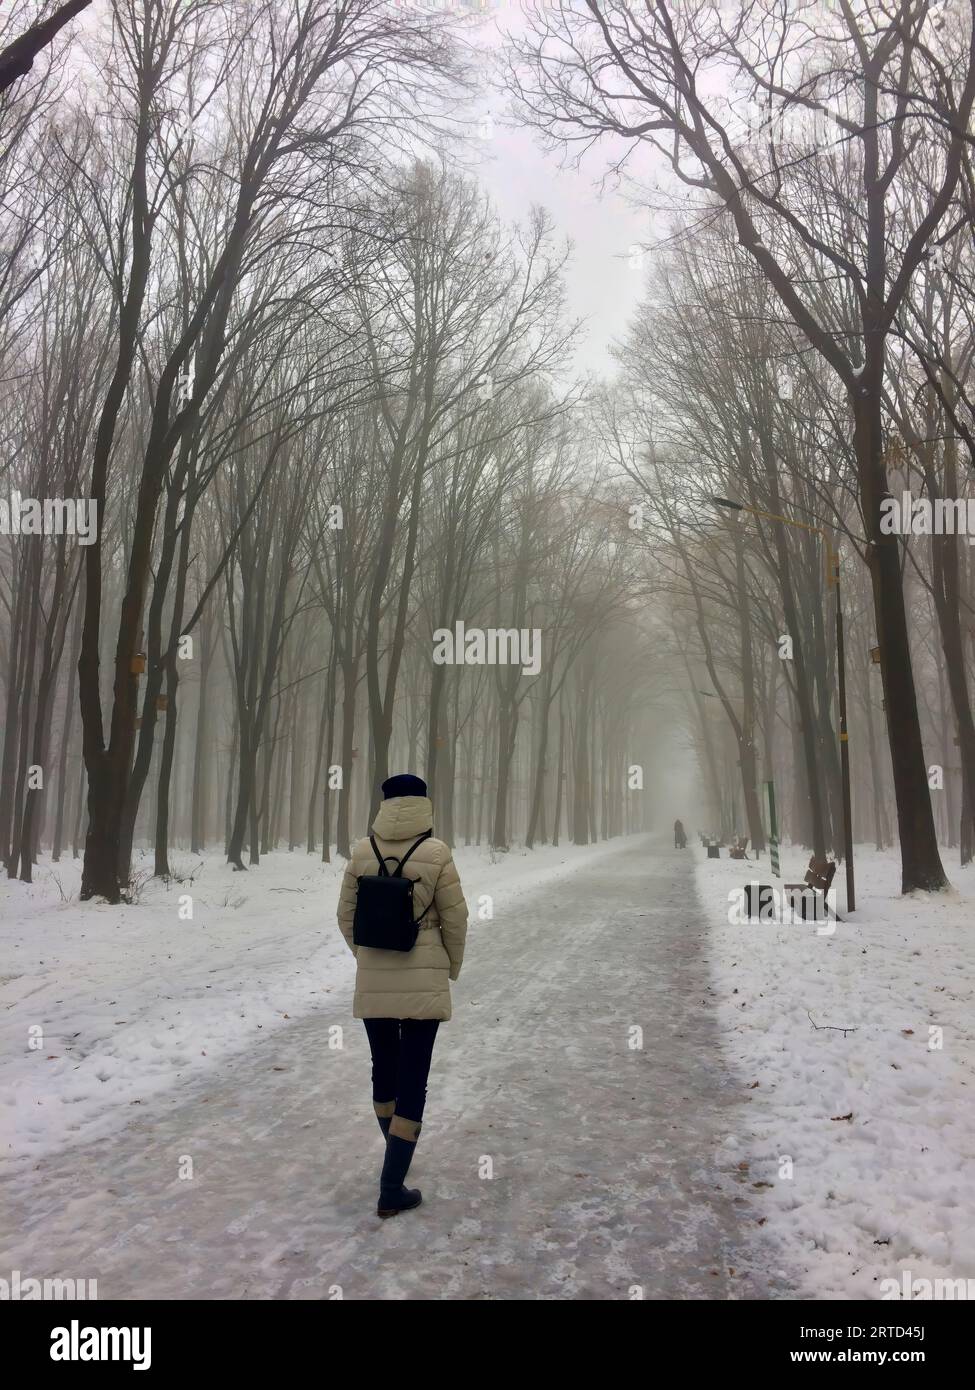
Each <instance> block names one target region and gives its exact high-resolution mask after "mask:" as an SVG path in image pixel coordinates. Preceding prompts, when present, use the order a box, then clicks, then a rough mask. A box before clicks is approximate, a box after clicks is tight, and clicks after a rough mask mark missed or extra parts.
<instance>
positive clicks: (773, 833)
mask: <svg viewBox="0 0 975 1390" xmlns="http://www.w3.org/2000/svg"><path fill="white" fill-rule="evenodd" d="M765 789H766V791H767V792H768V823H769V837H768V854H769V859H770V860H771V861H772V872H773V874H775V876H776V878H781V877H782V873H781V870H780V869H779V826H778V822H777V821H776V819H775V787H774V786H773V785H772V783H771V782H766V783H765Z"/></svg>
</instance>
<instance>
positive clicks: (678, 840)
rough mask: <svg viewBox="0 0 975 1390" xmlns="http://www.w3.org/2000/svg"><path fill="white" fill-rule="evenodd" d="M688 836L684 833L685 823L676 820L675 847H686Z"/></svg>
mask: <svg viewBox="0 0 975 1390" xmlns="http://www.w3.org/2000/svg"><path fill="white" fill-rule="evenodd" d="M686 848H687V836H686V835H685V833H684V826H683V823H682V822H681V821H679V820H675V821H674V849H686Z"/></svg>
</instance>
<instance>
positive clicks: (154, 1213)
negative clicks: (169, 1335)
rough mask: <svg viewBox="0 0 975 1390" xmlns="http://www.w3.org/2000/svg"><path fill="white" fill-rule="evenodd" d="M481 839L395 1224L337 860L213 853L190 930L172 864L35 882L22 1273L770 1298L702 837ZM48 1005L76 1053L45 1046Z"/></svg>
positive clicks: (17, 1190)
mask: <svg viewBox="0 0 975 1390" xmlns="http://www.w3.org/2000/svg"><path fill="white" fill-rule="evenodd" d="M458 861H459V867H460V870H461V873H462V875H463V877H464V883H465V889H466V892H467V894H468V897H469V900H470V903H471V906H472V908H473V909H474V912H475V918H474V921H473V923H472V926H471V929H470V933H469V939H468V954H467V958H466V959H465V963H464V970H463V972H462V975H461V978H460V981H459V982H458V983H457V984H456V985H454V986H453V989H452V994H453V999H454V1017H453V1019H452V1020H451V1022H450V1023H449V1024H446V1025H445V1026H444V1027H443V1028H442V1029H441V1030H440V1034H439V1035H438V1039H437V1046H436V1048H435V1050H434V1059H433V1071H432V1074H431V1083H430V1093H429V1098H428V1102H427V1108H426V1112H425V1114H424V1126H423V1135H422V1136H421V1140H420V1143H419V1146H418V1151H417V1156H416V1159H415V1160H414V1164H413V1169H412V1170H411V1175H410V1177H411V1181H414V1180H415V1182H416V1183H417V1185H419V1186H421V1187H422V1189H423V1192H424V1202H423V1205H422V1207H420V1208H419V1210H418V1211H416V1212H415V1213H411V1214H410V1216H409V1217H404V1218H402V1219H401V1220H398V1221H392V1222H385V1223H384V1222H379V1221H378V1220H377V1219H376V1215H375V1201H376V1194H377V1184H378V1175H379V1167H380V1163H381V1154H382V1144H381V1139H380V1135H379V1132H378V1127H377V1125H376V1122H375V1116H374V1114H373V1112H372V1105H371V1100H370V1088H369V1055H368V1046H367V1043H366V1038H365V1034H364V1031H363V1029H362V1028H361V1026H360V1025H357V1024H356V1025H353V1024H352V1020H351V1017H350V1014H351V995H352V958H351V956H350V955H348V953H347V952H345V948H344V945H342V943H341V941H340V939H339V938H338V935H337V931H336V928H335V926H334V923H333V920H332V905H333V902H334V896H335V888H336V879H335V872H334V871H323V870H321V869H320V868H318V867H317V866H316V865H313V864H310V863H309V862H308V861H307V860H305V859H304V858H303V857H302V856H297V855H296V856H293V857H290V856H285V855H280V856H275V857H274V858H273V859H270V860H269V861H268V863H267V865H266V866H265V868H264V869H262V871H261V873H260V874H258V873H253V874H248V875H228V874H227V873H226V872H225V871H224V870H223V868H222V867H221V866H219V865H217V864H208V865H207V866H206V868H205V871H204V872H203V873H202V874H201V875H200V876H199V877H198V878H197V880H196V882H195V884H194V886H193V887H194V892H195V899H196V901H195V903H194V919H193V922H192V923H188V922H181V921H179V919H178V916H177V912H176V901H177V898H176V890H175V889H173V890H170V891H167V890H166V889H164V888H163V887H162V886H161V885H156V886H153V887H150V888H149V889H148V890H147V892H146V894H145V897H144V901H143V903H142V905H140V906H139V907H136V908H132V909H125V910H124V912H122V913H120V912H119V910H118V909H112V910H108V909H104V910H103V909H92V908H84V909H81V908H80V907H79V906H78V905H77V904H75V905H73V906H71V905H69V906H67V907H65V908H63V909H62V908H61V907H59V906H55V905H53V904H52V903H51V898H50V893H49V890H48V888H47V887H46V886H45V885H44V883H43V882H42V883H41V884H40V885H39V887H38V888H37V889H36V890H35V893H36V895H37V896H36V897H35V899H34V901H33V905H32V903H31V901H30V900H28V896H27V893H26V890H23V889H12V890H8V891H9V892H10V893H11V894H12V895H13V900H14V901H16V902H17V904H18V914H19V922H18V923H15V925H14V927H13V929H12V934H13V936H14V938H15V940H16V941H18V942H19V943H20V944H19V946H18V947H17V952H18V954H19V956H20V958H21V959H22V961H23V967H22V968H23V976H22V979H21V980H20V982H19V988H17V986H18V982H13V983H12V987H11V990H12V992H11V998H10V1001H9V1002H10V1003H11V1004H12V1005H13V1007H12V1008H11V1009H9V1010H7V1011H5V1012H6V1013H11V1014H17V1015H18V1016H19V1021H18V1022H16V1023H15V1024H13V1025H7V1026H9V1027H11V1029H12V1040H13V1042H14V1045H15V1046H14V1055H13V1057H12V1058H11V1060H10V1061H9V1063H8V1070H9V1071H10V1072H11V1073H12V1075H13V1077H14V1078H15V1079H16V1081H17V1087H16V1096H17V1098H18V1102H19V1103H18V1104H17V1105H16V1106H11V1107H9V1108H8V1110H7V1118H8V1125H7V1129H8V1131H9V1130H10V1128H11V1124H10V1123H9V1122H12V1121H13V1120H14V1119H17V1120H18V1124H20V1122H23V1126H22V1127H21V1128H19V1129H18V1138H17V1141H16V1143H17V1148H18V1151H19V1152H21V1153H25V1154H26V1155H27V1157H26V1158H23V1157H22V1158H19V1159H8V1160H6V1161H4V1162H3V1163H2V1164H0V1171H2V1176H3V1204H4V1209H5V1214H6V1215H5V1221H4V1223H3V1225H4V1227H5V1230H4V1231H3V1234H4V1235H6V1236H7V1240H6V1243H4V1242H3V1240H2V1239H0V1270H4V1271H12V1270H19V1271H20V1272H21V1275H22V1276H28V1277H33V1278H44V1277H53V1276H57V1277H65V1278H67V1277H71V1278H85V1279H93V1278H94V1279H96V1280H97V1284H98V1296H99V1297H100V1298H102V1299H106V1298H135V1297H144V1298H261V1299H263V1298H282V1299H316V1298H317V1299H324V1298H333V1297H336V1296H341V1297H343V1298H347V1299H377V1298H380V1299H383V1298H386V1299H423V1298H445V1299H506V1298H528V1299H627V1300H632V1299H635V1298H646V1299H661V1298H667V1299H672V1298H707V1299H741V1298H761V1297H764V1296H767V1295H768V1293H769V1292H770V1288H769V1284H770V1280H769V1278H768V1275H767V1273H766V1269H767V1260H766V1259H765V1256H764V1251H763V1249H762V1244H763V1243H762V1239H761V1229H760V1227H759V1225H758V1221H759V1212H760V1209H761V1208H760V1204H761V1200H762V1198H761V1194H759V1193H756V1192H754V1191H752V1190H751V1187H750V1184H749V1183H748V1181H747V1179H746V1176H745V1175H744V1174H743V1173H742V1172H741V1171H740V1170H739V1168H738V1161H737V1160H738V1151H737V1150H736V1148H735V1147H734V1145H735V1136H736V1135H738V1134H740V1133H742V1131H743V1127H744V1125H745V1123H746V1121H747V1105H746V1103H745V1100H744V1098H743V1093H742V1091H741V1088H740V1087H737V1086H735V1085H733V1084H732V1082H731V1080H730V1077H729V1075H728V1074H727V1071H726V1068H725V1066H724V1064H723V1061H722V1057H721V1053H720V1048H719V1046H718V1039H717V1028H716V1020H715V1017H714V1010H713V1008H712V1007H711V1005H710V1004H709V997H708V976H707V969H706V963H705V961H704V956H703V948H704V944H705V938H706V935H707V924H706V921H705V919H704V917H703V916H702V913H701V911H700V909H699V907H698V904H697V900H696V895H695V891H694V867H693V862H692V859H691V856H690V855H688V854H684V855H679V854H677V853H676V852H674V851H672V850H670V849H669V848H665V847H663V846H662V845H661V844H659V843H658V844H656V845H655V844H654V843H653V842H652V841H651V840H650V838H649V837H647V836H633V837H628V838H625V839H622V840H616V841H612V842H610V843H608V844H600V845H597V846H593V847H591V848H589V849H584V850H580V849H575V848H571V847H569V848H566V849H564V850H560V851H551V850H546V851H542V852H538V853H534V854H531V855H526V854H512V855H508V856H505V859H504V862H503V863H498V864H491V863H489V862H487V861H486V860H485V858H484V857H483V856H481V855H478V854H474V853H467V852H465V851H463V850H462V851H461V852H460V854H459V855H458ZM184 886H185V885H184ZM275 888H277V889H279V890H283V889H289V890H292V891H288V892H284V891H277V892H274V891H272V890H273V889H275ZM302 889H304V890H305V891H304V892H301V891H300V890H302ZM483 894H490V895H491V896H492V897H493V908H494V915H493V917H491V918H487V917H485V918H480V917H478V916H477V911H478V907H479V906H480V904H479V899H480V898H481V895H483ZM228 895H229V901H228ZM9 901H10V898H8V902H9ZM234 903H236V906H234V905H233V904H234ZM45 904H46V906H45ZM123 926H124V928H125V930H123V929H122V928H123ZM9 931H11V928H9V927H8V932H9ZM72 931H73V932H74V934H75V937H76V938H77V939H72V937H71V933H72ZM191 931H192V932H195V933H196V934H197V935H196V936H194V937H193V938H192V941H191V940H190V939H189V938H188V935H184V936H182V937H175V936H174V935H173V933H184V934H188V933H190V932H191ZM82 933H84V940H82V939H81V934H82ZM302 976H304V977H305V978H301V977H302ZM208 985H209V989H208V988H207V986H208ZM316 991H317V992H316ZM20 993H26V994H29V997H28V998H27V999H26V1000H24V1001H23V1002H21V1003H18V1002H17V1000H18V998H19V995H20ZM38 1021H40V1022H41V1023H42V1024H43V1025H44V1026H45V1027H46V1028H48V1029H50V1032H51V1034H54V1033H57V1034H58V1035H59V1037H58V1045H57V1051H55V1048H54V1047H51V1048H50V1055H51V1056H53V1057H54V1059H55V1060H53V1061H48V1060H47V1055H48V1051H47V1050H45V1051H40V1052H38V1051H35V1052H33V1053H32V1054H31V1055H29V1056H26V1057H25V1056H24V1052H25V1050H26V1041H25V1039H26V1035H27V1029H28V1028H29V1027H30V1026H31V1025H32V1024H34V1023H36V1022H38ZM113 1030H114V1031H113ZM337 1033H340V1034H341V1037H340V1038H339V1039H338V1041H339V1042H340V1044H341V1045H339V1046H335V1045H334V1044H335V1042H336V1038H335V1035H336V1034H337ZM74 1034H77V1037H74V1036H72V1035H74ZM62 1038H66V1039H67V1042H69V1043H71V1044H72V1052H71V1053H69V1052H67V1050H66V1048H65V1049H64V1050H63V1051H62V1044H61V1039H62ZM59 1053H60V1055H59ZM203 1053H206V1056H205V1057H204V1056H203V1055H202V1054H203ZM31 1068H33V1069H34V1070H31ZM99 1072H102V1073H103V1074H104V1075H105V1076H106V1078H107V1079H106V1080H104V1081H100V1080H99V1079H98V1076H99ZM137 1100H138V1101H140V1102H141V1103H140V1104H139V1105H135V1104H133V1102H134V1101H137ZM39 1101H42V1102H43V1105H42V1106H38V1104H37V1103H38V1102H39ZM35 1107H36V1108H37V1109H38V1110H40V1109H43V1110H44V1111H45V1119H44V1120H43V1122H39V1123H34V1124H31V1123H30V1122H31V1121H34V1120H35ZM73 1125H74V1126H76V1128H72V1126H73ZM99 1134H101V1135H103V1136H106V1137H102V1138H97V1137H95V1136H97V1135H99ZM773 1282H774V1281H773ZM786 1287H787V1286H786ZM336 1291H339V1292H338V1293H336ZM775 1291H776V1292H778V1291H781V1290H780V1289H778V1288H777V1289H776V1290H775Z"/></svg>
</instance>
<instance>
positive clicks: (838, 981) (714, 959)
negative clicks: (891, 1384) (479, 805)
mask: <svg viewBox="0 0 975 1390" xmlns="http://www.w3.org/2000/svg"><path fill="white" fill-rule="evenodd" d="M722 855H723V856H726V851H722ZM695 858H696V867H697V883H698V891H699V894H700V897H701V900H702V902H703V903H704V904H706V908H707V911H708V915H709V918H710V921H711V923H712V931H711V935H710V945H709V958H710V967H711V976H712V990H713V999H714V1004H715V1008H716V1011H717V1017H718V1020H719V1024H720V1029H721V1045H722V1048H723V1050H724V1053H725V1055H726V1057H727V1059H728V1060H729V1062H730V1063H731V1064H732V1065H733V1067H734V1068H735V1070H736V1072H737V1076H738V1084H739V1086H740V1087H741V1089H742V1091H743V1093H744V1094H745V1095H746V1097H747V1099H748V1111H747V1120H748V1124H747V1129H746V1131H745V1133H743V1134H739V1135H738V1136H736V1138H737V1142H738V1144H739V1145H740V1147H741V1151H742V1157H743V1161H744V1162H747V1163H748V1172H749V1176H750V1177H751V1178H753V1179H754V1180H755V1181H759V1182H766V1183H768V1184H770V1186H769V1187H767V1188H763V1189H761V1191H762V1192H763V1194H764V1211H765V1215H766V1217H767V1223H766V1225H765V1226H764V1227H763V1232H764V1234H765V1235H766V1236H767V1237H768V1239H769V1241H770V1242H771V1248H772V1251H773V1252H774V1253H772V1254H771V1259H772V1262H773V1267H781V1268H782V1269H783V1270H785V1271H788V1277H789V1279H790V1280H791V1281H793V1282H794V1284H795V1288H796V1294H795V1296H797V1297H803V1298H820V1299H827V1298H844V1299H845V1298H878V1297H884V1296H886V1297H891V1296H893V1295H892V1289H891V1286H889V1285H884V1283H883V1281H884V1280H886V1279H894V1280H896V1281H897V1283H898V1286H899V1287H900V1288H901V1289H904V1288H906V1289H910V1288H911V1284H912V1280H920V1279H932V1278H938V1277H946V1278H947V1277H951V1278H955V1279H959V1278H971V1277H972V1276H975V1176H973V1174H975V1169H973V1166H972V1164H973V1158H975V1105H973V1088H975V1066H973V1064H975V1038H973V1026H975V1025H973V1021H972V1020H973V1011H972V997H973V981H975V934H973V931H972V927H973V925H975V921H973V918H975V914H973V906H975V904H973V898H975V871H973V868H971V867H969V868H967V869H965V870H960V869H959V868H958V866H957V864H955V865H954V866H952V865H950V864H948V869H949V876H950V877H951V879H952V881H953V883H954V885H955V888H954V890H953V891H952V892H951V893H949V894H925V893H914V894H911V895H908V896H907V897H902V896H901V895H900V892H899V881H900V865H899V860H898V857H897V854H896V852H887V853H882V854H878V853H877V852H876V851H875V850H873V849H871V848H869V847H867V846H859V847H858V848H857V850H856V853H855V857H854V864H855V867H856V878H857V903H858V908H857V911H856V912H855V913H854V914H853V915H852V916H851V917H850V918H849V919H848V920H847V921H845V922H840V923H838V924H836V926H835V930H834V931H833V932H832V934H829V933H827V932H821V931H820V930H818V929H817V927H816V926H815V925H814V924H812V923H796V924H794V925H786V924H782V923H778V922H777V923H773V924H759V923H758V922H752V923H748V922H743V923H735V922H732V921H730V920H729V915H732V916H737V914H734V913H732V914H729V904H730V901H731V900H730V898H729V895H730V894H732V893H733V892H734V891H735V890H738V889H740V888H741V887H742V886H743V885H744V884H745V883H746V882H748V881H749V880H754V881H759V882H763V883H771V884H773V885H774V884H775V882H776V880H775V879H774V878H772V876H771V874H770V871H769V865H768V858H767V856H765V857H763V859H762V861H761V862H760V863H758V864H756V863H755V862H754V861H752V862H751V863H749V864H748V865H746V864H744V863H741V862H738V861H734V860H730V859H728V858H727V857H722V858H721V859H719V860H711V859H708V858H707V857H706V853H705V851H704V850H703V849H702V848H700V847H695ZM781 860H782V862H781V868H782V878H783V880H784V881H787V882H799V881H801V879H802V876H803V873H804V871H805V867H806V863H807V855H806V854H804V853H803V852H801V851H800V850H798V849H796V850H791V849H784V850H783V851H782V852H781ZM836 882H837V885H838V895H837V908H838V911H839V915H840V917H844V916H845V915H846V913H845V889H844V886H843V870H842V868H841V869H840V871H839V873H838V874H837V879H836ZM814 1025H816V1026H814ZM932 1029H938V1030H942V1031H941V1033H940V1034H939V1033H938V1032H931V1030H932ZM839 1030H855V1031H839ZM939 1044H940V1045H939ZM837 1117H848V1118H837ZM786 1158H789V1159H791V1160H792V1169H791V1176H787V1174H788V1173H789V1168H788V1166H787V1165H786V1164H785V1163H784V1162H783V1160H784V1159H786ZM905 1271H906V1272H907V1276H908V1277H907V1278H906V1280H905V1278H904V1275H905Z"/></svg>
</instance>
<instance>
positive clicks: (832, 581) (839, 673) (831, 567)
mask: <svg viewBox="0 0 975 1390" xmlns="http://www.w3.org/2000/svg"><path fill="white" fill-rule="evenodd" d="M708 501H709V502H713V503H714V505H715V506H716V507H727V508H728V510H729V511H732V512H750V513H751V515H752V516H758V517H762V518H764V520H766V521H781V522H782V524H783V526H794V527H796V528H797V529H798V530H800V531H812V532H813V533H814V534H815V535H817V536H819V537H820V538H821V539H822V542H823V548H824V552H825V555H826V582H827V584H828V585H829V587H830V588H832V589H833V590H834V592H835V594H836V679H837V687H838V694H839V713H840V779H841V782H842V787H843V858H844V859H845V860H846V908H847V911H848V912H853V911H854V910H855V908H856V888H855V885H854V876H853V802H852V797H851V794H850V735H849V731H848V729H847V724H846V657H845V654H844V644H843V604H842V602H841V599H840V554H839V551H838V550H834V549H833V547H832V546H831V545H830V542H829V537H828V536H827V534H826V532H825V531H824V530H823V528H822V527H821V526H811V525H810V524H809V523H808V522H807V521H795V520H793V518H792V517H789V516H778V515H777V514H776V513H775V512H763V511H761V510H760V509H759V508H758V507H746V506H745V504H744V503H743V502H732V501H731V499H730V498H729V497H709V498H708Z"/></svg>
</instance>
